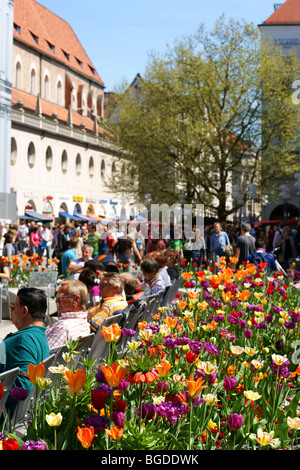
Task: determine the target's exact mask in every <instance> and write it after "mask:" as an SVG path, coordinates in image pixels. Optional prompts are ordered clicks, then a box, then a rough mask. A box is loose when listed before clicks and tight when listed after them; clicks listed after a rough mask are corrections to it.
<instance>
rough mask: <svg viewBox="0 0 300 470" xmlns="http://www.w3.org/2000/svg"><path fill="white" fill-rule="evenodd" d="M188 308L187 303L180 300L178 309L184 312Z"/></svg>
mask: <svg viewBox="0 0 300 470" xmlns="http://www.w3.org/2000/svg"><path fill="white" fill-rule="evenodd" d="M185 307H186V302H185V301H184V300H178V308H179V309H180V310H184V309H185Z"/></svg>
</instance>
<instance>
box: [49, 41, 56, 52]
mask: <svg viewBox="0 0 300 470" xmlns="http://www.w3.org/2000/svg"><path fill="white" fill-rule="evenodd" d="M47 43H48V46H49V48H50V50H51V52H53V53H54V52H55V46H54V45H53V44H51V42H49V41H47Z"/></svg>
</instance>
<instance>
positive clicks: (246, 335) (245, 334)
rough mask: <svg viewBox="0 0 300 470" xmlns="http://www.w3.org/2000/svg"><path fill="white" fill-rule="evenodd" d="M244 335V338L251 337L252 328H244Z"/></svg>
mask: <svg viewBox="0 0 300 470" xmlns="http://www.w3.org/2000/svg"><path fill="white" fill-rule="evenodd" d="M244 336H245V338H251V336H252V330H250V329H249V328H246V330H244Z"/></svg>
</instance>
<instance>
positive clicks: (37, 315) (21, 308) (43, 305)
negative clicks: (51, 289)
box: [0, 287, 49, 412]
mask: <svg viewBox="0 0 300 470" xmlns="http://www.w3.org/2000/svg"><path fill="white" fill-rule="evenodd" d="M46 310H47V297H46V294H45V292H44V291H42V290H41V289H36V288H34V287H30V288H22V289H20V290H19V291H18V293H17V296H16V299H15V302H14V304H13V305H12V306H11V315H12V323H13V324H14V325H15V327H16V328H17V330H18V331H16V332H15V333H9V334H8V335H7V336H6V337H5V338H4V340H3V342H4V346H5V353H6V354H5V363H3V364H1V363H0V373H1V372H5V371H7V370H11V369H14V368H15V367H19V368H20V374H19V375H18V377H17V379H16V382H15V384H14V386H15V387H22V388H26V389H28V390H29V391H30V390H31V389H32V387H33V385H32V384H31V382H30V380H29V378H28V377H27V376H26V375H24V374H23V372H24V373H25V374H26V373H27V371H28V366H29V364H35V365H37V364H39V363H40V362H42V361H43V360H44V359H46V358H47V357H49V346H48V343H47V338H46V328H45V326H44V320H45V315H46ZM16 404H17V402H16V401H15V400H13V399H12V398H11V397H9V398H8V400H7V403H6V405H7V407H8V408H9V410H10V411H11V412H13V410H14V408H15V406H16Z"/></svg>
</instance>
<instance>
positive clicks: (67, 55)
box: [62, 49, 70, 62]
mask: <svg viewBox="0 0 300 470" xmlns="http://www.w3.org/2000/svg"><path fill="white" fill-rule="evenodd" d="M62 51H63V53H64V56H65V58H66V59H67V61H68V62H69V61H70V54H68V53H67V52H66V51H64V50H63V49H62Z"/></svg>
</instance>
